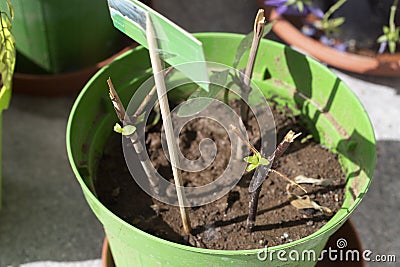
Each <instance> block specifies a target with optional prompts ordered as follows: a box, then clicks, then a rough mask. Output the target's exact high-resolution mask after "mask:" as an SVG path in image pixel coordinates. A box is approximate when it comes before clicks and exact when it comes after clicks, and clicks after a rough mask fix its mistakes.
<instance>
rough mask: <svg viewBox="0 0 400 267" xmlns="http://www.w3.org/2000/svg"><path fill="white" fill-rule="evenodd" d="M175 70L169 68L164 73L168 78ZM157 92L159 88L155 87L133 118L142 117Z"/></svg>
mask: <svg viewBox="0 0 400 267" xmlns="http://www.w3.org/2000/svg"><path fill="white" fill-rule="evenodd" d="M173 69H174V67H172V66H171V67H169V68H168V69H167V70H166V71H165V72H164V77H165V76H167V75H168V74H169V73H171V71H172V70H173ZM156 92H157V87H156V86H155V85H154V86H153V88H151V90H150V92H149V93H148V94H147V95H146V96H145V98H144V99H143V102H142V103H141V104H140V106H139V107H138V109H137V110H136V112H135V114H133V118H134V119H137V118H138V117H139V116H140V115H142V113H143V111H144V109H145V108H146V106H147V104H148V103H149V101H150V99H151V98H152V97H153V96H154V94H155V93H156Z"/></svg>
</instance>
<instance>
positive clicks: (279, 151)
mask: <svg viewBox="0 0 400 267" xmlns="http://www.w3.org/2000/svg"><path fill="white" fill-rule="evenodd" d="M300 135H301V133H297V134H296V133H295V132H293V131H292V130H290V131H289V132H288V133H287V134H286V135H285V137H284V138H283V140H282V142H280V143H279V145H278V146H277V147H276V149H275V151H274V153H272V155H270V156H269V157H268V160H269V161H275V162H277V159H279V158H280V157H281V156H282V155H283V153H285V151H286V150H287V149H288V147H289V145H290V143H293V141H294V140H295V139H296V138H297V137H298V136H300Z"/></svg>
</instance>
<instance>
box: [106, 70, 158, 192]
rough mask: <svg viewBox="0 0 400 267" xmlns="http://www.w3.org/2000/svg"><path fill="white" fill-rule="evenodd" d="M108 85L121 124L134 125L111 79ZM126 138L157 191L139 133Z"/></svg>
mask: <svg viewBox="0 0 400 267" xmlns="http://www.w3.org/2000/svg"><path fill="white" fill-rule="evenodd" d="M107 83H108V87H109V89H110V90H109V96H110V99H111V102H112V104H113V106H114V109H115V112H116V114H117V116H118V119H119V120H120V122H121V123H124V122H125V123H127V124H132V121H131V120H130V119H129V117H128V116H125V113H126V111H125V108H124V106H123V104H122V102H121V99H120V98H119V96H118V93H117V91H116V90H115V89H114V85H113V83H112V81H111V79H110V78H108V80H107ZM126 138H129V139H130V141H131V143H132V145H133V148H134V149H135V151H136V154H137V155H138V157H139V160H140V164H141V165H142V168H143V170H144V172H145V173H146V175H147V177H148V178H149V181H150V185H151V188H152V189H153V190H157V183H156V181H155V180H154V178H155V177H156V174H155V173H154V171H153V165H152V163H151V161H150V159H149V158H148V157H147V156H146V149H145V147H144V146H143V144H142V143H141V142H139V140H138V139H139V137H138V134H137V132H134V133H133V134H131V135H129V136H126Z"/></svg>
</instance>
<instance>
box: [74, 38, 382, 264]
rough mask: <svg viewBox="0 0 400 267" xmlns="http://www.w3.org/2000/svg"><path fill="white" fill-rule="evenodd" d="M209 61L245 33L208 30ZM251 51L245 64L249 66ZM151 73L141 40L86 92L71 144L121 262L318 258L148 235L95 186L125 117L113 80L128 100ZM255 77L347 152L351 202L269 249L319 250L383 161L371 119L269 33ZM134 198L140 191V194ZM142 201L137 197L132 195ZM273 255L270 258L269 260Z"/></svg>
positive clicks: (329, 77) (230, 53)
mask: <svg viewBox="0 0 400 267" xmlns="http://www.w3.org/2000/svg"><path fill="white" fill-rule="evenodd" d="M195 36H196V37H197V38H198V39H199V40H200V41H202V42H203V45H204V52H205V55H206V59H207V60H208V61H214V62H219V63H223V64H227V65H230V64H232V62H233V61H234V54H235V49H236V47H237V46H238V44H239V42H240V41H241V39H242V38H243V36H242V35H236V34H227V33H200V34H196V35H195ZM246 60H247V59H246V58H244V59H243V60H242V62H241V65H239V68H242V67H243V66H245V62H246ZM149 75H151V72H150V62H149V56H148V53H147V50H145V49H144V48H142V47H139V48H137V49H135V50H133V51H130V52H128V53H126V54H124V55H123V56H121V57H119V58H118V59H117V60H115V61H114V62H113V63H111V64H110V65H108V66H106V67H105V68H103V69H102V70H100V71H99V72H98V73H97V74H96V75H95V76H94V77H93V78H92V79H91V80H90V81H89V82H88V83H87V85H86V86H85V88H84V89H83V90H82V92H81V94H80V95H79V96H78V98H77V100H76V102H75V104H74V106H73V108H72V111H71V114H70V118H69V122H68V127H67V149H68V156H69V159H70V162H71V165H72V168H73V171H74V173H75V175H76V177H77V179H78V181H79V183H80V185H81V187H82V190H83V193H84V195H85V197H86V199H87V201H88V203H89V205H90V207H91V208H92V210H93V212H94V213H95V214H96V216H97V217H98V219H99V220H100V221H101V222H102V224H103V225H104V228H105V231H106V234H107V237H108V239H109V243H110V248H111V251H112V254H113V257H114V260H115V263H116V266H118V267H128V266H146V267H151V266H174V267H177V266H193V267H194V266H267V265H268V266H313V265H314V264H315V263H314V262H309V261H302V262H282V261H279V260H278V259H277V258H276V255H277V253H274V254H273V255H274V257H273V259H272V262H268V264H267V263H266V262H264V261H260V260H258V258H257V253H258V252H259V250H258V249H253V250H239V251H221V250H209V249H201V248H193V247H189V246H184V245H179V244H176V243H173V242H169V241H165V240H163V239H160V238H158V237H155V236H152V235H150V234H147V233H145V232H143V231H141V230H139V229H137V228H135V227H133V226H132V225H129V224H128V223H126V222H124V221H123V220H122V219H120V218H118V217H117V216H116V215H115V214H113V213H112V212H111V211H109V210H108V209H107V208H106V207H105V206H104V205H103V204H101V203H100V201H99V200H98V199H97V198H96V196H95V195H94V194H93V193H92V192H91V191H90V189H89V188H90V187H91V185H92V183H93V179H95V177H96V169H97V162H98V159H99V157H100V156H101V154H102V152H103V148H104V145H105V143H106V141H107V139H108V137H109V136H110V134H111V133H112V126H113V124H114V123H115V122H116V121H117V118H116V117H115V112H114V111H113V107H112V105H111V103H110V101H109V99H108V92H107V89H106V88H107V86H106V80H107V78H108V77H112V79H113V81H114V83H115V87H116V88H117V90H118V92H119V94H120V96H121V98H122V101H123V102H124V104H125V105H126V104H127V102H128V100H129V99H130V97H131V95H132V90H133V89H135V88H137V87H138V86H139V85H140V84H141V83H142V82H143V81H144V80H146V78H147V77H149ZM254 81H255V82H256V83H257V85H258V86H259V87H260V89H261V90H262V91H263V93H264V94H265V96H266V97H269V96H272V95H278V96H279V98H280V101H282V102H285V103H287V105H288V106H289V107H290V108H292V109H293V110H294V112H295V113H296V114H300V115H301V116H302V118H303V119H304V121H305V122H307V124H308V125H309V129H310V131H312V133H313V134H314V137H316V138H317V139H319V141H320V142H321V143H322V144H324V145H325V146H327V147H328V148H330V149H331V150H332V151H333V152H335V153H338V154H339V159H340V163H341V165H342V167H343V169H344V170H345V172H346V177H347V184H346V188H345V192H346V193H345V201H344V204H343V207H342V208H341V209H340V210H339V212H338V213H337V214H335V215H334V216H333V217H332V218H331V219H330V220H329V222H328V223H327V224H326V225H325V226H323V227H322V228H321V229H320V230H318V231H317V232H315V233H314V234H312V235H310V236H307V237H305V238H302V239H300V240H297V241H294V242H291V243H289V244H284V245H280V246H276V247H271V248H269V251H270V252H271V251H275V252H276V251H278V250H284V251H286V252H287V253H288V252H290V251H292V250H296V251H298V252H299V253H301V252H302V251H303V250H306V249H307V250H314V251H315V253H316V255H319V253H320V252H321V250H322V249H323V247H324V245H325V243H326V242H327V240H328V238H329V237H330V236H331V235H332V234H333V233H334V232H335V231H336V230H338V229H339V227H340V226H341V225H342V224H343V223H344V222H345V221H346V220H347V218H348V217H349V216H350V214H351V213H352V212H353V211H354V209H355V208H356V206H357V205H358V204H359V202H360V201H361V199H362V198H363V196H364V194H365V193H366V191H367V189H368V187H369V185H370V182H371V179H372V174H373V170H374V166H375V159H376V154H375V139H374V132H373V128H372V126H371V123H370V121H369V118H368V116H367V114H366V112H365V110H364V109H363V107H362V105H361V104H360V102H359V100H358V99H357V98H356V96H355V95H354V94H353V93H352V92H351V90H350V89H349V88H348V87H347V86H346V85H345V84H344V83H343V82H342V81H341V80H340V79H339V78H338V77H337V76H336V75H335V74H333V73H332V72H331V71H330V70H329V69H327V68H326V67H325V66H323V65H321V64H319V63H318V62H316V61H315V60H313V59H311V58H309V57H306V56H304V55H302V54H300V53H298V52H295V51H293V50H292V49H290V48H288V47H286V46H284V45H282V44H279V43H276V42H272V41H269V40H262V42H261V45H260V52H259V55H258V57H257V61H256V67H255V70H254ZM133 197H134V196H133ZM132 201H134V199H132ZM267 261H269V259H267Z"/></svg>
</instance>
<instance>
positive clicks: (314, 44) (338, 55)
mask: <svg viewBox="0 0 400 267" xmlns="http://www.w3.org/2000/svg"><path fill="white" fill-rule="evenodd" d="M269 20H270V21H273V20H275V21H276V23H275V25H274V26H273V28H272V30H273V31H274V33H275V34H276V35H278V36H279V38H281V39H282V40H283V41H284V42H286V43H287V44H289V45H291V46H294V47H295V48H297V49H299V50H300V51H304V52H305V53H306V54H308V55H310V56H312V57H314V58H316V59H317V60H319V61H321V62H323V63H326V64H328V65H330V66H332V67H336V68H339V69H343V70H346V71H350V72H355V73H360V74H369V75H376V76H389V77H399V76H400V53H397V54H396V55H395V56H392V57H391V56H390V55H388V56H385V57H384V58H381V57H368V56H362V55H356V54H352V53H348V52H342V51H339V50H337V49H335V48H333V47H329V46H327V45H324V44H322V43H321V42H319V41H317V40H315V39H313V38H311V37H308V36H306V35H304V34H303V33H302V32H301V31H300V30H298V29H297V28H296V27H295V26H294V25H293V24H292V23H291V22H289V21H288V20H287V19H286V18H285V17H284V16H281V15H279V14H277V13H276V10H275V8H272V9H271V12H270V16H269Z"/></svg>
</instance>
